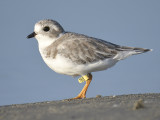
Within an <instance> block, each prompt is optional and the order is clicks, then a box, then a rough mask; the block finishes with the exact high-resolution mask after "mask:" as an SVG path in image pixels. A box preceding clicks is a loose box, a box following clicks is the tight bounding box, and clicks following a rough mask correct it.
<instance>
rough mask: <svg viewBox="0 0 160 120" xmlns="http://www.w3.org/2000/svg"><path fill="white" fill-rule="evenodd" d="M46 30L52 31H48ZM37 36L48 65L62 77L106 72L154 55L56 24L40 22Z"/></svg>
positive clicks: (42, 54) (54, 22)
mask: <svg viewBox="0 0 160 120" xmlns="http://www.w3.org/2000/svg"><path fill="white" fill-rule="evenodd" d="M44 27H48V29H49V30H48V31H44ZM34 32H35V38H36V39H37V41H38V44H39V51H40V53H41V56H42V58H43V60H44V61H45V63H46V64H47V65H48V66H49V67H50V68H51V69H52V70H54V71H56V72H58V73H61V74H66V75H72V76H75V75H84V74H88V73H91V72H95V71H100V70H105V69H107V68H110V67H112V66H113V65H115V64H116V63H117V62H118V61H119V60H122V59H125V58H127V57H128V56H131V55H134V54H139V53H143V52H147V51H150V49H144V48H135V47H126V46H120V45H116V44H113V43H110V42H107V41H104V40H101V39H97V38H93V37H89V36H86V35H82V34H77V33H73V32H65V31H64V29H63V28H62V26H61V25H60V24H59V23H58V22H56V21H54V20H42V21H39V22H38V23H36V25H35V30H34Z"/></svg>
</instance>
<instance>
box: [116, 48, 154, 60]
mask: <svg viewBox="0 0 160 120" xmlns="http://www.w3.org/2000/svg"><path fill="white" fill-rule="evenodd" d="M116 50H117V51H118V53H117V55H116V56H115V57H114V59H117V60H122V59H125V58H127V57H129V56H131V55H136V54H141V53H145V52H148V51H152V49H145V48H136V47H125V46H121V47H119V48H117V49H116Z"/></svg>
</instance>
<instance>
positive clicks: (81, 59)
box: [56, 33, 118, 64]
mask: <svg viewBox="0 0 160 120" xmlns="http://www.w3.org/2000/svg"><path fill="white" fill-rule="evenodd" d="M57 41H58V40H57ZM60 41H61V42H60ZM59 42H60V44H58V45H57V48H56V51H57V53H58V54H60V55H62V56H64V57H66V58H68V59H70V60H71V61H73V62H75V63H77V64H87V63H93V62H97V61H100V60H104V59H108V58H113V57H114V56H115V55H116V54H117V51H116V50H115V49H116V48H117V47H118V45H115V44H112V43H109V42H106V41H103V40H100V39H96V38H92V37H88V36H85V35H81V34H76V33H65V34H64V36H63V40H62V39H61V40H59ZM57 53H56V54H57Z"/></svg>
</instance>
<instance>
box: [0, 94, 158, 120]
mask: <svg viewBox="0 0 160 120" xmlns="http://www.w3.org/2000/svg"><path fill="white" fill-rule="evenodd" d="M72 119H73V120H160V93H159V94H136V95H120V96H106V97H101V96H97V97H96V98H88V99H87V98H86V99H83V100H72V101H66V100H65V101H64V100H62V101H49V102H41V103H29V104H20V105H8V106H1V107H0V120H72Z"/></svg>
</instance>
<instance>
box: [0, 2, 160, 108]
mask: <svg viewBox="0 0 160 120" xmlns="http://www.w3.org/2000/svg"><path fill="white" fill-rule="evenodd" d="M0 16H1V17H0V21H1V22H0V27H1V29H0V31H1V32H0V33H1V34H0V35H1V39H0V42H1V43H0V106H2V105H10V104H22V103H31V102H41V101H51V100H62V99H67V98H72V97H75V96H77V94H78V93H79V92H80V91H81V89H82V88H83V86H84V84H85V83H82V84H79V83H78V81H77V79H78V77H77V78H72V77H71V76H66V75H61V74H57V73H55V72H54V71H52V70H51V69H50V68H48V67H47V65H46V64H45V63H44V62H43V60H42V58H41V56H40V53H39V51H38V44H37V41H36V39H34V38H33V39H26V36H27V35H28V34H30V33H31V32H33V28H34V24H35V23H36V22H37V21H39V20H41V19H48V18H49V19H54V20H56V21H58V22H59V23H60V24H61V25H62V26H63V28H64V29H65V30H66V31H72V32H77V33H82V34H86V35H89V36H92V37H96V38H101V39H103V40H107V41H110V42H113V43H115V44H119V45H125V46H133V47H142V48H151V49H153V51H152V52H148V53H145V54H140V55H136V56H132V57H129V58H128V59H125V60H123V61H120V62H119V63H117V64H116V65H115V66H114V67H112V68H111V69H108V70H106V71H101V72H96V73H93V81H92V83H91V85H90V87H89V89H88V91H87V97H95V96H96V95H99V94H100V95H102V96H110V95H123V94H137V93H160V1H159V0H134V1H133V0H97V1H93V0H80V1H75V0H66V1H64V0H45V1H39V0H27V1H22V0H14V1H7V0H1V1H0Z"/></svg>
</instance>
